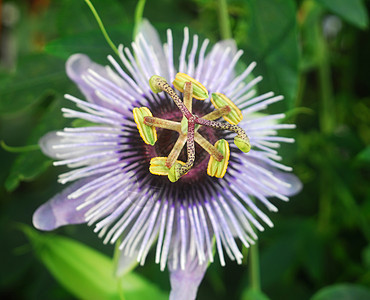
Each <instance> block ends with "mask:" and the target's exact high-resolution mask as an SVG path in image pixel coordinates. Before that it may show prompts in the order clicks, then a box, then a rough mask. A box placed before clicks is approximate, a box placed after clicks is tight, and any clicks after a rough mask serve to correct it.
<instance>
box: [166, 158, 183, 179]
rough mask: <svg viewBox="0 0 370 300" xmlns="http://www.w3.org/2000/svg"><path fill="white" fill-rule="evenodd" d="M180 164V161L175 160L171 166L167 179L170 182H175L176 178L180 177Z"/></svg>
mask: <svg viewBox="0 0 370 300" xmlns="http://www.w3.org/2000/svg"><path fill="white" fill-rule="evenodd" d="M181 166H182V165H181V164H180V163H178V162H176V163H174V164H173V166H172V167H171V169H170V171H169V172H168V179H169V180H170V181H171V182H176V181H177V180H179V179H180V177H181V174H180V170H181Z"/></svg>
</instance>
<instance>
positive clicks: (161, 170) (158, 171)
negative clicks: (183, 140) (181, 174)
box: [149, 157, 185, 176]
mask: <svg viewBox="0 0 370 300" xmlns="http://www.w3.org/2000/svg"><path fill="white" fill-rule="evenodd" d="M166 161H167V157H153V158H152V159H151V160H150V167H149V172H150V173H152V174H154V175H162V176H168V173H169V171H170V169H169V168H168V167H167V166H166ZM176 162H177V163H178V164H180V165H185V163H184V162H182V161H179V160H177V161H176Z"/></svg>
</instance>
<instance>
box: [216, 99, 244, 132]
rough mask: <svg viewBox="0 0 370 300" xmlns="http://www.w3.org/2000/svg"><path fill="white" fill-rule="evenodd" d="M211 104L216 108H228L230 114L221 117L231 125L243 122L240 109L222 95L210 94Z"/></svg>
mask: <svg viewBox="0 0 370 300" xmlns="http://www.w3.org/2000/svg"><path fill="white" fill-rule="evenodd" d="M211 102H212V104H213V105H214V106H215V107H216V108H221V107H225V106H229V107H230V112H229V113H228V114H227V115H225V116H223V118H224V119H225V121H226V122H228V123H230V124H232V125H237V124H238V123H239V122H240V121H241V120H243V114H242V112H241V111H240V109H239V108H238V107H237V106H236V105H235V104H234V103H233V102H232V101H231V100H230V99H229V98H227V97H226V96H225V95H224V94H221V93H212V98H211Z"/></svg>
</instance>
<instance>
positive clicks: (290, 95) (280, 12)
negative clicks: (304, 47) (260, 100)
mask: <svg viewBox="0 0 370 300" xmlns="http://www.w3.org/2000/svg"><path fill="white" fill-rule="evenodd" d="M248 6H249V12H250V20H249V27H248V32H247V33H246V35H247V37H248V39H247V41H246V45H245V48H246V50H247V53H248V59H251V60H256V62H257V69H256V72H255V73H254V74H255V75H257V74H258V75H263V77H264V80H263V81H262V82H261V83H260V85H259V86H260V87H261V88H262V89H261V91H270V90H272V91H274V92H275V93H276V94H282V95H283V96H284V97H285V99H286V101H285V103H286V107H285V108H288V109H291V108H293V107H294V100H295V97H296V94H297V90H298V62H299V52H298V38H297V36H298V31H297V30H298V29H297V20H296V7H295V2H294V1H293V0H248Z"/></svg>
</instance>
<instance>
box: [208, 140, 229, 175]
mask: <svg viewBox="0 0 370 300" xmlns="http://www.w3.org/2000/svg"><path fill="white" fill-rule="evenodd" d="M215 147H216V148H217V150H218V151H220V152H221V153H222V155H223V157H224V158H223V159H222V160H221V161H217V160H216V159H215V158H214V157H213V156H211V157H210V158H209V161H208V167H207V174H208V175H209V176H212V177H217V178H222V177H224V175H225V173H226V170H227V166H228V164H229V158H230V147H229V143H228V142H227V141H226V140H224V139H222V140H218V141H217V142H216V143H215Z"/></svg>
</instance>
